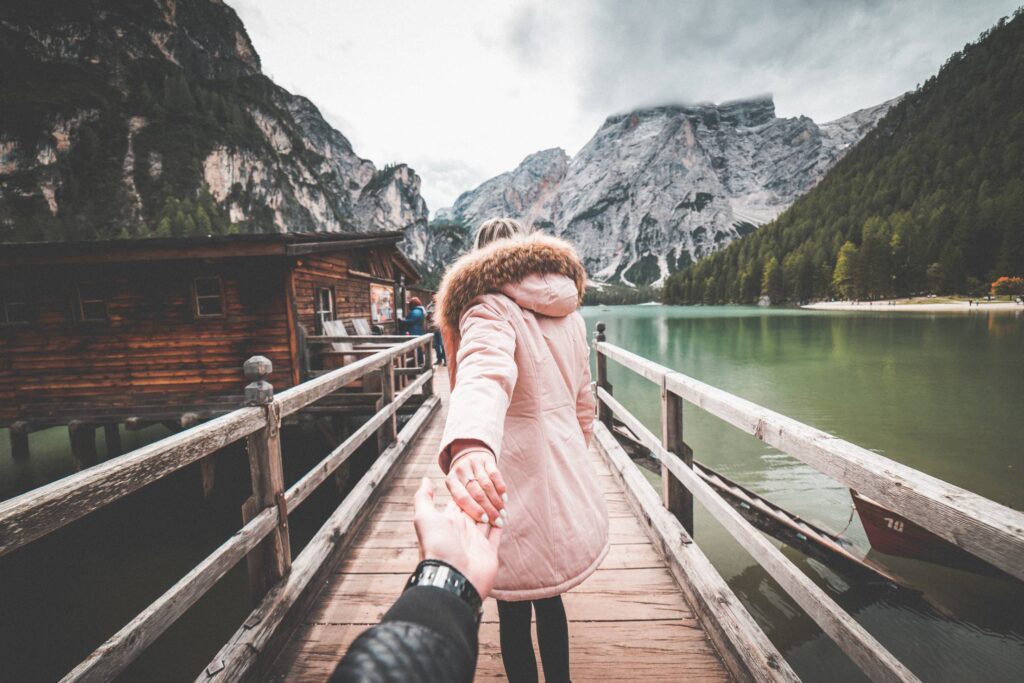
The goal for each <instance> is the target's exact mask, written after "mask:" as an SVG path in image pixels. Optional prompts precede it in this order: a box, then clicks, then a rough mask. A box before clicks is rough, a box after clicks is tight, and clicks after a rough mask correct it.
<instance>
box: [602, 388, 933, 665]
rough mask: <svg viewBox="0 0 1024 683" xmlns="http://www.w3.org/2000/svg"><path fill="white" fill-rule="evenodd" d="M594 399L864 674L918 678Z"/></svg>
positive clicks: (647, 434) (627, 419) (625, 418)
mask: <svg viewBox="0 0 1024 683" xmlns="http://www.w3.org/2000/svg"><path fill="white" fill-rule="evenodd" d="M597 396H598V398H599V399H600V400H601V401H603V402H604V403H605V404H606V405H608V406H609V407H610V408H611V409H612V412H613V413H614V414H615V415H616V416H617V417H618V418H619V419H620V420H622V422H623V423H624V424H625V425H626V426H627V427H628V428H629V429H630V431H632V432H633V434H634V435H636V437H637V438H638V439H639V440H640V443H642V444H643V445H644V446H646V447H647V448H648V449H649V450H650V451H651V452H652V453H653V454H654V455H655V457H656V458H657V459H658V460H659V461H660V462H661V463H662V464H663V465H664V466H665V467H666V468H667V469H668V470H669V471H670V472H671V473H672V475H673V476H675V477H677V478H678V479H679V481H681V482H682V483H683V485H685V486H686V488H687V489H689V491H690V492H691V493H692V494H693V496H694V497H695V498H696V499H697V500H699V501H700V502H701V504H702V505H704V507H705V508H706V509H707V510H708V512H710V513H711V514H712V515H713V516H714V518H715V519H716V520H717V521H718V522H719V523H720V524H722V526H724V527H725V528H726V530H727V531H728V532H729V533H730V534H731V535H732V537H733V538H735V539H736V541H737V542H738V543H739V544H740V545H741V546H742V547H743V549H744V550H746V551H747V552H748V553H750V554H751V556H753V558H754V559H755V560H757V562H758V564H760V565H761V566H762V567H764V568H765V569H766V570H767V571H768V573H769V575H770V576H771V577H772V578H773V579H775V581H776V582H778V584H779V585H780V586H782V588H783V589H784V590H785V591H786V592H787V593H788V594H789V596H790V597H792V598H793V599H794V600H795V601H796V602H797V604H798V605H800V606H801V607H802V608H803V609H804V611H805V612H807V614H808V615H809V616H810V617H811V618H812V619H813V620H814V621H815V623H817V624H818V626H820V627H821V629H822V630H823V631H824V632H825V633H826V634H828V636H829V637H830V638H832V640H833V641H835V643H836V644H837V645H838V646H839V647H840V649H842V650H843V652H845V653H846V654H847V656H849V657H850V659H852V660H853V661H854V663H856V664H857V666H859V667H860V668H861V670H862V671H864V673H866V674H867V675H868V676H869V677H870V678H871V679H872V680H874V681H916V680H918V679H917V677H916V676H914V674H913V673H911V672H910V670H909V669H908V668H907V667H905V666H904V665H903V664H902V663H901V662H900V661H899V660H898V659H896V658H895V657H894V656H893V655H892V654H891V653H890V652H889V651H888V650H887V649H885V647H884V646H883V645H882V644H881V643H879V642H878V641H877V640H876V639H875V638H874V636H872V635H871V634H870V633H868V632H867V631H866V630H865V629H864V627H862V626H861V625H860V624H858V623H857V622H856V621H855V620H854V619H853V617H851V616H850V615H849V614H847V613H846V612H845V611H844V610H843V608H842V607H840V606H839V605H837V604H836V603H835V601H834V600H832V598H830V597H829V596H828V595H827V594H826V593H825V591H823V590H822V589H821V588H819V587H818V586H817V584H815V583H814V582H813V581H811V580H810V579H809V578H808V577H807V575H806V574H804V573H803V572H802V571H800V569H799V568H798V567H797V566H796V565H794V564H793V563H792V562H790V561H789V559H787V558H786V556H785V555H783V554H782V551H780V550H779V549H778V548H776V547H775V546H774V545H772V544H771V543H770V542H769V541H768V540H767V539H766V538H765V537H764V536H763V535H761V532H759V531H758V530H757V529H755V528H754V527H753V525H751V524H750V522H748V521H747V520H746V519H744V518H743V517H742V516H741V515H740V514H739V513H738V512H736V510H735V509H734V508H733V507H732V506H731V505H729V503H728V502H726V501H725V500H724V499H723V498H722V497H721V496H719V495H718V494H717V493H716V492H715V491H714V489H712V488H711V487H710V486H708V484H706V483H705V482H704V480H702V479H701V478H700V477H698V476H697V475H696V474H694V472H693V469H692V468H691V467H689V466H687V465H686V464H685V463H683V461H682V460H680V459H679V458H678V457H677V456H676V454H675V453H672V452H670V451H668V450H667V449H665V447H664V446H662V443H661V440H660V439H659V438H658V437H656V436H655V435H654V434H653V433H651V431H650V430H649V429H647V427H646V426H644V424H643V423H642V422H640V420H638V419H637V418H636V417H634V416H633V415H632V413H630V412H629V411H628V410H626V408H625V407H624V406H623V405H622V404H621V403H619V402H618V401H617V400H615V399H614V398H613V397H612V395H611V394H609V393H608V392H606V391H605V390H604V389H601V388H598V390H597Z"/></svg>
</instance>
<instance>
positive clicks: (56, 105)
mask: <svg viewBox="0 0 1024 683" xmlns="http://www.w3.org/2000/svg"><path fill="white" fill-rule="evenodd" d="M0 63H2V64H3V68H2V70H3V85H2V88H0V92H2V97H3V100H2V105H0V243H2V242H20V241H39V240H46V241H51V240H89V239H106V238H121V237H124V238H131V237H149V236H182V235H212V234H224V233H230V232H276V231H282V230H292V231H313V230H375V229H385V230H390V229H400V228H405V227H407V226H408V225H412V224H414V223H416V222H417V221H423V222H425V221H426V216H427V209H426V205H425V203H424V202H423V199H422V198H421V197H420V195H419V178H418V176H416V175H415V173H414V172H412V170H411V169H409V168H408V167H407V166H405V165H404V164H398V165H389V166H386V167H385V168H383V169H380V170H378V169H376V168H375V166H374V165H373V163H372V162H370V161H368V160H366V159H362V158H360V157H359V156H358V155H356V154H355V152H354V150H353V149H352V146H351V145H350V144H349V141H348V140H347V139H346V138H345V137H344V135H342V134H341V133H340V132H338V131H337V130H334V129H333V128H332V127H331V126H330V125H329V124H328V123H327V122H326V121H325V120H324V119H323V118H322V116H321V115H320V112H319V111H318V110H317V108H316V106H315V105H314V104H313V103H312V102H310V101H309V100H307V99H305V98H303V97H300V96H297V95H293V94H291V93H289V92H288V91H287V90H285V89H283V88H281V87H279V86H278V85H276V84H275V83H274V82H273V81H272V80H270V78H268V77H267V76H265V75H264V74H263V73H262V71H261V68H260V61H259V56H258V55H257V54H256V51H255V49H254V47H253V45H252V43H251V41H250V40H249V37H248V34H247V33H246V31H245V27H244V26H243V24H242V22H241V20H240V19H239V18H238V16H237V15H236V14H235V12H234V10H232V9H231V8H230V7H229V6H228V5H225V4H224V3H219V2H209V0H147V1H146V2H140V1H138V0H5V2H4V3H2V4H0Z"/></svg>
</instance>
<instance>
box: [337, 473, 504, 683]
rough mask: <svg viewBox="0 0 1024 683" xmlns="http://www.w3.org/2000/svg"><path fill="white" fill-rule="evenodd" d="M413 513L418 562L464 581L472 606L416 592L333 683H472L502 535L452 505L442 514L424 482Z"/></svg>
mask: <svg viewBox="0 0 1024 683" xmlns="http://www.w3.org/2000/svg"><path fill="white" fill-rule="evenodd" d="M414 505H415V516H414V524H415V526H416V536H417V538H418V540H419V546H420V559H421V560H427V561H428V562H429V561H430V560H440V561H441V562H442V563H443V564H444V565H446V566H447V568H448V569H450V570H451V571H453V572H455V573H457V574H458V575H459V576H461V577H465V579H467V580H468V581H469V582H470V584H471V585H472V587H473V589H475V591H476V599H473V600H472V602H468V601H467V596H465V595H464V594H456V593H455V592H453V591H451V590H448V589H447V588H442V587H436V584H435V585H412V586H411V587H409V588H407V589H406V590H405V592H404V593H402V596H401V597H400V598H399V599H398V600H397V601H396V602H395V604H394V605H393V606H392V607H391V609H389V610H388V611H387V614H385V615H384V618H383V619H382V620H381V623H380V624H378V625H376V626H374V627H373V628H370V629H368V630H366V631H364V632H363V633H362V634H361V635H360V636H359V637H358V638H357V639H356V640H355V642H353V643H352V645H351V646H350V647H349V649H348V652H347V653H346V654H345V657H344V658H343V659H342V660H341V662H339V663H338V666H337V668H336V669H335V670H334V674H333V675H332V676H331V682H332V683H350V682H351V683H355V682H356V681H403V682H405V681H411V682H416V681H423V682H424V683H426V682H428V681H430V682H432V681H453V682H465V683H470V681H472V680H473V673H474V670H475V669H476V657H477V630H478V629H479V626H480V622H479V612H478V611H476V609H474V608H475V607H479V605H480V604H481V601H482V600H483V599H485V598H486V597H487V595H488V594H489V593H490V591H491V588H492V587H493V586H494V579H495V577H496V576H497V573H498V544H499V543H500V542H501V529H495V528H492V527H479V526H477V525H476V524H474V523H473V522H472V520H470V519H469V518H467V517H466V516H465V515H464V514H462V512H460V511H459V510H458V508H456V507H455V505H454V504H452V503H448V507H447V508H445V510H444V511H440V510H438V509H437V508H436V507H435V506H434V487H433V486H432V485H431V484H430V482H429V480H427V479H426V478H424V479H423V482H422V483H421V484H420V488H419V490H418V491H417V492H416V497H415V499H414ZM413 577H414V578H415V577H416V573H414V574H413ZM414 583H415V582H414Z"/></svg>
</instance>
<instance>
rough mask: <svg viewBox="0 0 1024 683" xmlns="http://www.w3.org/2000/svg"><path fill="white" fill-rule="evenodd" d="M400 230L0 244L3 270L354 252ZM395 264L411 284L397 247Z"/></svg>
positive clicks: (411, 270) (390, 240) (391, 239)
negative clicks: (11, 267) (45, 266)
mask: <svg viewBox="0 0 1024 683" xmlns="http://www.w3.org/2000/svg"><path fill="white" fill-rule="evenodd" d="M403 237H404V233H403V232H402V231H400V230H393V231H376V232H284V233H268V234H258V235H208V236H205V237H148V238H140V239H115V240H89V241H73V242H21V243H11V244H0V266H16V265H32V264H51V263H118V262H129V261H163V260H182V259H196V258H203V259H211V258H245V257H257V256H299V255H302V254H313V253H330V252H337V251H348V250H350V249H360V248H363V249H367V248H371V247H386V246H396V245H397V244H398V242H400V241H401V240H402V239H403ZM395 263H396V265H397V266H398V268H399V269H400V270H401V271H402V272H403V273H405V274H406V276H408V277H409V278H410V279H412V280H419V279H420V274H419V272H417V270H416V268H415V266H413V264H412V263H411V262H410V261H409V260H408V259H407V258H406V257H405V255H404V254H402V253H401V252H400V251H398V250H397V249H396V250H395Z"/></svg>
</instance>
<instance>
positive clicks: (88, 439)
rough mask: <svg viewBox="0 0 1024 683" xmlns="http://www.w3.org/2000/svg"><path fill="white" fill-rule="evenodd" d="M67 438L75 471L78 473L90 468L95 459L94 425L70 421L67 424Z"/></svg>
mask: <svg viewBox="0 0 1024 683" xmlns="http://www.w3.org/2000/svg"><path fill="white" fill-rule="evenodd" d="M68 437H69V438H70V440H71V457H72V459H73V460H74V461H75V471H76V472H80V471H82V470H84V469H85V468H86V467H92V466H93V465H95V464H96V462H97V460H98V459H97V457H96V425H93V424H89V423H88V422H82V421H80V420H72V421H71V422H69V423H68Z"/></svg>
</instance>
